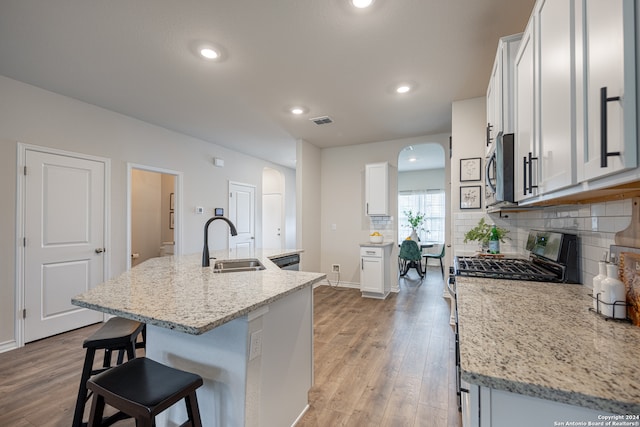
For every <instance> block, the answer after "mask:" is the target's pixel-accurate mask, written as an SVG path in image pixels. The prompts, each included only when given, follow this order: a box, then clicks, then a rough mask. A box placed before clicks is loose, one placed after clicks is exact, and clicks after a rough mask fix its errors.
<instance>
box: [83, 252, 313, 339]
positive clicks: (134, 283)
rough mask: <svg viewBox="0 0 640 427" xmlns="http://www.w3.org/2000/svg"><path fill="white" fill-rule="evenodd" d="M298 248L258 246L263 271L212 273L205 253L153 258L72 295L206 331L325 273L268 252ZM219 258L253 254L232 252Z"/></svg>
mask: <svg viewBox="0 0 640 427" xmlns="http://www.w3.org/2000/svg"><path fill="white" fill-rule="evenodd" d="M299 252H301V251H300V250H295V249H291V250H286V249H285V250H280V251H274V250H256V251H255V252H254V253H253V254H252V255H251V258H258V259H259V260H260V261H261V262H262V263H263V264H264V266H265V270H260V271H249V272H233V273H214V272H213V269H212V268H210V267H202V266H201V262H202V258H201V257H202V255H201V254H191V255H183V256H167V257H160V258H152V259H149V260H147V261H145V262H143V263H141V264H140V265H138V266H136V267H134V268H132V269H131V270H129V271H127V272H125V273H123V274H121V275H120V276H118V277H116V278H113V279H111V280H108V281H106V282H104V283H102V284H100V285H98V286H97V287H95V288H94V289H91V290H89V291H87V292H85V293H83V294H81V295H78V296H76V297H74V298H73V299H72V300H71V302H72V304H74V305H77V306H80V307H85V308H89V309H93V310H97V311H102V312H104V313H108V314H112V315H116V316H120V317H124V318H128V319H133V320H138V321H140V322H144V323H147V324H151V325H156V326H160V327H164V328H168V329H173V330H177V331H180V332H185V333H188V334H193V335H200V334H203V333H205V332H207V331H209V330H211V329H213V328H216V327H218V326H220V325H222V324H224V323H227V322H229V321H231V320H233V319H236V318H238V317H241V316H244V315H246V314H248V313H250V312H251V311H254V310H256V309H258V308H259V307H262V306H265V305H268V304H270V303H272V302H273V301H276V300H278V299H279V298H282V297H284V296H286V295H288V294H290V293H292V292H295V291H296V290H299V289H302V288H304V287H306V286H311V285H313V284H314V283H317V282H319V281H321V280H323V279H324V278H325V277H326V275H325V274H322V273H310V272H303V271H288V270H281V269H279V268H278V267H277V266H276V265H275V264H274V263H273V262H271V261H270V260H269V257H272V258H273V257H276V256H280V255H287V254H293V253H299ZM211 255H212V256H214V257H216V259H217V260H224V259H231V258H249V257H241V256H237V257H236V256H233V254H232V255H230V254H229V252H228V251H214V252H212V253H211Z"/></svg>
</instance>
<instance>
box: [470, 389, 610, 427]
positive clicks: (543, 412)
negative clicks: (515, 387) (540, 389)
mask: <svg viewBox="0 0 640 427" xmlns="http://www.w3.org/2000/svg"><path fill="white" fill-rule="evenodd" d="M464 385H467V390H469V392H468V393H463V396H462V425H463V427H513V426H518V427H540V426H554V425H567V424H561V423H566V422H567V421H574V422H575V424H572V425H599V424H589V422H592V423H596V422H602V416H606V415H613V414H609V413H607V412H604V411H597V410H594V409H589V408H584V407H582V406H575V405H568V404H566V403H559V402H555V401H552V400H545V399H539V398H537V397H530V396H525V395H522V394H518V393H511V392H508V391H503V390H496V389H492V388H488V387H483V386H477V385H474V384H466V383H464V382H463V386H464ZM465 395H466V396H465ZM582 423H584V424H582ZM605 425H606V424H605Z"/></svg>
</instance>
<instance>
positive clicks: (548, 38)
mask: <svg viewBox="0 0 640 427" xmlns="http://www.w3.org/2000/svg"><path fill="white" fill-rule="evenodd" d="M572 3H573V1H567V0H544V1H540V2H539V4H538V7H537V8H536V11H535V13H536V30H537V36H536V40H537V41H538V46H539V48H538V53H539V56H538V64H539V67H538V69H539V70H540V76H539V79H538V90H539V93H538V96H539V105H540V108H539V110H538V111H539V114H540V121H539V133H538V134H539V138H540V152H539V157H538V158H539V161H540V182H539V186H540V191H541V192H550V191H555V190H557V189H560V188H564V187H568V186H570V185H573V184H575V183H576V178H575V176H576V168H575V161H576V160H575V159H576V156H575V137H576V134H575V120H574V117H575V103H574V95H573V94H574V75H575V68H574V60H573V58H574V55H573V52H574V43H573V37H572V31H571V30H572V28H573V27H572V20H573V14H572V9H573V6H572Z"/></svg>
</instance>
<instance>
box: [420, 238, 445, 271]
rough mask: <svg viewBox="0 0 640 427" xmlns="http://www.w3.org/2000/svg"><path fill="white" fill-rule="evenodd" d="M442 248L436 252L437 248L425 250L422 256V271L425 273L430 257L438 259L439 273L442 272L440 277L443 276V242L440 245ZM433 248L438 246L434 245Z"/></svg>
mask: <svg viewBox="0 0 640 427" xmlns="http://www.w3.org/2000/svg"><path fill="white" fill-rule="evenodd" d="M441 246H442V248H441V249H440V251H439V252H438V251H437V249H436V251H435V252H426V253H424V254H423V255H422V256H423V257H424V272H425V274H427V267H428V266H429V260H430V259H437V260H440V273H442V277H443V278H444V264H443V263H442V259H443V258H444V247H445V245H444V243H443V244H442V245H441ZM434 248H438V245H434Z"/></svg>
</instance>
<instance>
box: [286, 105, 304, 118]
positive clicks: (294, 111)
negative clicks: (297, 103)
mask: <svg viewBox="0 0 640 427" xmlns="http://www.w3.org/2000/svg"><path fill="white" fill-rule="evenodd" d="M289 111H291V114H295V115H296V116H299V115H300V114H303V113H304V111H305V109H304V107H293V108H291V110H289Z"/></svg>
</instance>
